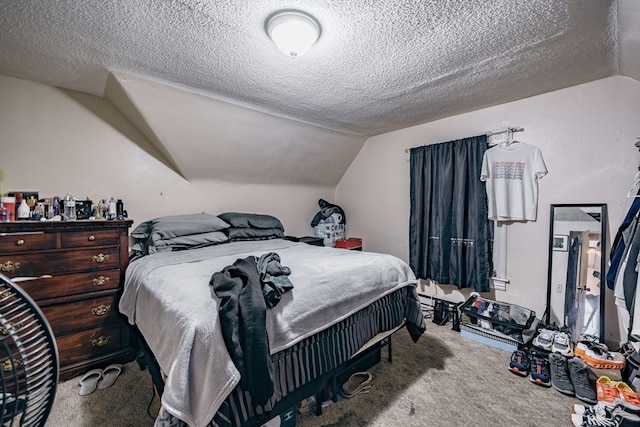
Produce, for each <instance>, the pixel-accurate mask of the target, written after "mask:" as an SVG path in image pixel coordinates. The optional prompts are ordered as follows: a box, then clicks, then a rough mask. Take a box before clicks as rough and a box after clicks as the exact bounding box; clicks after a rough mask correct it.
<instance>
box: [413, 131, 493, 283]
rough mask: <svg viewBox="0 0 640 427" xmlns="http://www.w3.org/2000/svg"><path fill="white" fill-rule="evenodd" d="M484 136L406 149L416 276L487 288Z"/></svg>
mask: <svg viewBox="0 0 640 427" xmlns="http://www.w3.org/2000/svg"><path fill="white" fill-rule="evenodd" d="M486 149H487V138H486V136H484V135H482V136H475V137H471V138H464V139H460V140H457V141H450V142H444V143H441V144H432V145H425V146H422V147H416V148H412V149H411V151H410V164H411V166H410V168H411V188H410V193H411V194H410V195H411V212H410V230H409V264H410V265H411V268H412V269H413V271H414V272H415V274H416V276H417V277H419V278H422V279H432V280H435V281H437V282H439V283H446V284H452V285H456V286H458V287H459V288H473V289H474V290H476V291H478V292H488V291H489V290H490V277H491V273H492V270H493V264H492V247H493V224H492V221H490V220H489V219H488V210H487V193H486V189H485V184H484V182H483V181H481V180H480V169H481V167H482V157H483V155H484V152H485V151H486Z"/></svg>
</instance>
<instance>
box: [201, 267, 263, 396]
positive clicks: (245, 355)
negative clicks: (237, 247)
mask: <svg viewBox="0 0 640 427" xmlns="http://www.w3.org/2000/svg"><path fill="white" fill-rule="evenodd" d="M209 284H210V285H211V286H212V287H213V290H214V292H215V293H216V295H217V296H218V298H220V308H219V313H220V325H221V326H222V334H223V336H224V341H225V343H226V345H227V349H228V351H229V354H230V356H231V359H232V360H233V362H234V363H235V365H236V368H238V371H240V375H241V380H240V381H241V385H242V387H243V388H244V389H245V390H247V391H249V392H250V393H251V396H252V398H253V399H254V401H255V403H257V404H259V405H264V404H265V403H267V401H268V400H269V398H270V397H271V396H272V395H273V365H272V363H271V358H270V355H269V339H268V337H267V329H266V311H267V306H266V303H265V300H264V295H263V292H262V285H261V282H260V276H259V274H258V269H257V263H256V258H255V257H253V256H249V257H247V258H243V259H238V260H236V262H234V263H233V265H230V266H227V267H225V268H224V269H223V270H222V271H219V272H217V273H214V274H213V276H212V277H211V280H210V282H209Z"/></svg>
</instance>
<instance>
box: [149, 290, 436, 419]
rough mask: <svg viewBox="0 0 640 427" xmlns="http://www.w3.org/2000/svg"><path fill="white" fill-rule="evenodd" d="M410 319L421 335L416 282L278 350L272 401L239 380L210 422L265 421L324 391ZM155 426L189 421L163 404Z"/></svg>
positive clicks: (274, 361)
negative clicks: (371, 345)
mask: <svg viewBox="0 0 640 427" xmlns="http://www.w3.org/2000/svg"><path fill="white" fill-rule="evenodd" d="M405 321H406V323H407V326H408V327H409V328H410V332H413V333H412V336H413V337H414V340H417V337H415V335H416V333H415V329H416V328H417V329H421V330H424V319H423V315H422V310H421V308H420V302H419V299H418V295H417V293H416V289H415V287H413V286H407V287H404V288H401V289H399V290H397V291H395V292H393V293H391V294H389V295H386V296H384V297H382V298H381V299H379V300H378V301H376V302H374V303H372V304H371V305H369V306H367V307H365V308H363V309H362V310H360V311H358V312H356V313H355V314H353V315H351V316H349V317H348V318H346V319H345V320H343V321H341V322H339V323H337V324H335V325H333V326H331V327H329V328H328V329H326V330H324V331H321V332H319V333H317V334H315V335H312V336H310V337H308V338H306V339H304V340H302V341H300V342H299V343H297V344H295V345H293V346H292V347H290V348H287V349H286V350H283V351H280V352H278V353H276V354H273V355H272V356H271V360H272V361H273V366H274V372H275V381H274V389H275V391H274V394H273V396H272V397H271V399H270V401H269V402H268V403H267V404H266V405H264V406H259V405H253V404H252V402H251V396H250V394H249V392H247V391H244V390H242V388H241V387H240V385H238V386H237V387H236V388H235V389H234V390H233V391H232V392H231V394H230V395H229V396H227V398H226V400H225V401H224V402H223V404H222V405H221V406H220V408H219V409H218V412H217V413H216V415H215V416H214V418H213V420H212V421H211V422H210V423H209V425H208V427H240V426H250V425H251V426H254V425H260V424H261V423H262V422H264V421H267V420H268V419H269V418H270V417H272V416H273V415H275V414H277V413H278V412H279V411H281V410H284V409H286V408H290V407H291V406H294V405H295V404H296V403H297V402H299V401H301V400H303V399H305V398H307V397H309V396H311V395H313V394H315V393H317V392H318V391H320V390H322V389H323V388H324V386H325V385H326V384H327V382H328V381H329V380H330V379H331V378H332V375H334V373H335V372H336V371H337V370H338V369H339V368H340V366H341V365H343V364H344V363H345V362H347V361H348V360H349V359H350V358H351V357H352V356H353V355H354V354H355V353H357V352H358V350H359V349H360V348H362V346H363V345H364V344H366V343H367V342H368V341H370V340H371V339H373V338H374V337H376V335H378V334H379V333H382V332H385V331H389V330H392V329H394V328H397V327H399V326H401V325H402V324H403V323H404V322H405ZM411 329H413V331H411ZM155 426H158V427H160V426H161V427H184V426H186V424H185V423H184V422H183V421H181V420H179V419H177V418H175V417H173V416H171V415H170V414H168V413H167V412H166V411H165V410H164V409H161V410H160V413H159V414H158V417H157V418H156V422H155Z"/></svg>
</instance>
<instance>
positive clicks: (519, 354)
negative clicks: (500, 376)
mask: <svg viewBox="0 0 640 427" xmlns="http://www.w3.org/2000/svg"><path fill="white" fill-rule="evenodd" d="M509 370H510V371H511V372H513V373H514V374H516V375H520V376H521V377H526V376H527V375H529V355H528V354H527V352H526V351H524V350H516V351H514V352H513V353H511V362H509Z"/></svg>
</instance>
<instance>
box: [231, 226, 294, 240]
mask: <svg viewBox="0 0 640 427" xmlns="http://www.w3.org/2000/svg"><path fill="white" fill-rule="evenodd" d="M224 232H225V234H226V235H227V236H229V240H230V241H232V242H233V241H238V240H268V239H284V231H282V230H280V229H279V228H247V227H230V228H227V229H226V230H224Z"/></svg>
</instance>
